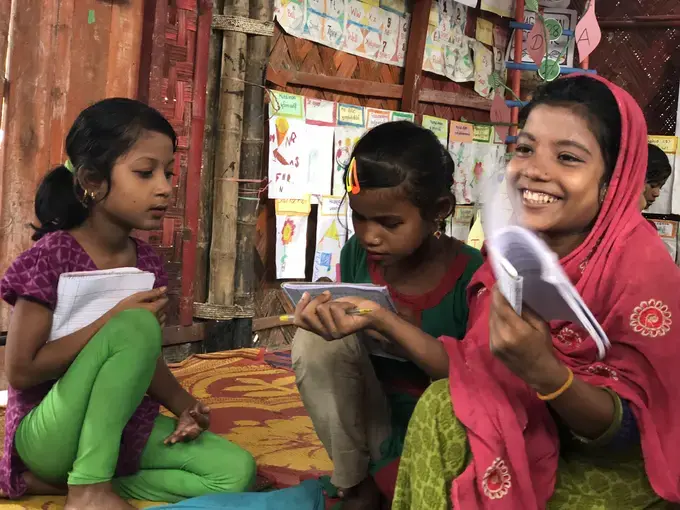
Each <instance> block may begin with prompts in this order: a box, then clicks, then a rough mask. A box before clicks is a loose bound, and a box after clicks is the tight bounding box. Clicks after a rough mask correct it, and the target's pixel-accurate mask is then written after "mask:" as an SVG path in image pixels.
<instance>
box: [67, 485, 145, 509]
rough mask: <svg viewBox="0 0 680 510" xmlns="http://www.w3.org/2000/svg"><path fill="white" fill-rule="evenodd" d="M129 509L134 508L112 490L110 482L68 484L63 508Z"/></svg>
mask: <svg viewBox="0 0 680 510" xmlns="http://www.w3.org/2000/svg"><path fill="white" fill-rule="evenodd" d="M104 508H106V510H131V509H134V508H135V507H133V506H132V505H129V504H128V503H127V502H125V500H124V499H122V498H121V497H120V496H118V495H117V494H116V493H115V492H113V488H112V487H111V483H110V482H106V483H95V484H92V485H69V487H68V497H67V498H66V505H65V506H64V510H100V509H104Z"/></svg>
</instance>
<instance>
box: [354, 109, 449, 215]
mask: <svg viewBox="0 0 680 510" xmlns="http://www.w3.org/2000/svg"><path fill="white" fill-rule="evenodd" d="M352 158H355V159H356V165H357V177H358V178H359V187H360V188H362V189H376V188H394V187H397V186H401V187H403V190H404V192H405V194H406V196H407V197H408V199H409V200H410V201H411V202H412V203H413V205H415V206H416V207H418V209H420V212H421V215H422V216H423V218H425V219H427V220H434V219H435V215H436V213H437V206H438V205H439V204H438V203H437V202H438V200H439V199H441V198H450V199H451V201H452V205H453V207H452V209H451V212H453V208H455V205H456V200H455V198H454V196H453V194H452V193H451V187H452V186H453V170H454V164H453V159H451V155H450V154H449V151H447V150H446V149H445V148H444V146H443V145H442V144H441V142H440V141H439V140H438V139H437V137H436V136H435V135H434V133H432V132H431V131H429V130H427V129H425V128H423V127H421V126H417V125H416V124H414V123H412V122H408V121H399V122H388V123H386V124H382V125H380V126H377V127H375V128H373V129H372V130H370V131H369V132H368V133H366V134H365V135H364V136H363V137H362V138H361V139H360V140H359V142H357V144H356V146H355V147H354V151H353V152H352ZM350 161H351V160H350ZM347 172H349V167H348V168H347V170H345V180H346V179H347ZM442 219H444V218H442Z"/></svg>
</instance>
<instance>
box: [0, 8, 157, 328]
mask: <svg viewBox="0 0 680 510" xmlns="http://www.w3.org/2000/svg"><path fill="white" fill-rule="evenodd" d="M6 1H7V0H3V3H4V2H6ZM14 1H15V2H16V4H17V8H16V9H15V10H14V13H15V18H14V21H13V25H12V33H11V41H12V52H11V55H10V64H9V69H8V76H9V83H8V88H7V89H6V90H7V119H9V121H8V122H7V132H6V136H5V144H4V145H5V149H6V150H5V151H4V156H3V158H2V160H0V226H2V228H1V229H0V272H2V273H4V271H5V270H6V269H7V267H8V265H9V264H10V263H11V262H12V261H13V260H14V258H15V257H16V256H17V255H18V254H19V253H20V252H21V251H23V250H25V249H27V248H28V247H29V246H30V244H31V241H30V235H31V230H30V228H29V227H28V224H29V223H30V222H31V221H32V218H33V198H34V193H35V189H36V187H37V185H38V184H39V182H40V179H41V178H42V176H43V175H44V174H45V173H46V172H47V170H48V169H50V168H51V167H52V166H54V165H56V164H58V163H60V162H62V161H63V159H64V150H63V147H64V140H65V138H66V133H67V131H68V129H69V128H70V126H71V123H72V122H73V121H74V120H75V118H76V116H77V115H78V113H79V112H80V111H81V110H82V109H83V108H85V107H86V106H88V105H89V104H91V103H93V102H95V101H97V100H99V99H102V98H104V97H107V96H128V97H135V96H136V93H137V85H138V78H139V64H140V61H139V57H140V53H141V52H140V45H141V33H142V27H141V25H142V19H143V18H142V16H143V10H144V0H127V1H125V2H110V1H101V0H78V1H77V2H76V1H75V0H14ZM19 4H20V5H19ZM0 313H1V315H0V330H4V329H6V327H7V324H8V322H7V317H8V309H7V307H6V306H4V305H3V308H2V311H1V312H0Z"/></svg>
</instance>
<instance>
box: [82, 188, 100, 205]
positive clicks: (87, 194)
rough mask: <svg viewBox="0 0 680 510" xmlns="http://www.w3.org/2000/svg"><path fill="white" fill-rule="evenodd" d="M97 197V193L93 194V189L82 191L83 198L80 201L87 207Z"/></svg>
mask: <svg viewBox="0 0 680 510" xmlns="http://www.w3.org/2000/svg"><path fill="white" fill-rule="evenodd" d="M96 199H97V195H95V194H94V191H87V190H85V191H83V198H82V199H81V201H80V203H81V204H83V207H88V206H89V205H90V204H91V203H92V202H94V201H95V200H96Z"/></svg>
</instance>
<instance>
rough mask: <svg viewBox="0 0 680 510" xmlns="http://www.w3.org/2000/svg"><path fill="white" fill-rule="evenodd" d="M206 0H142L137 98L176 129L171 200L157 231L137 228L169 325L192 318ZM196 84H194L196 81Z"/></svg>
mask: <svg viewBox="0 0 680 510" xmlns="http://www.w3.org/2000/svg"><path fill="white" fill-rule="evenodd" d="M211 5H212V2H211V0H147V2H146V12H145V15H144V20H145V24H144V32H143V37H142V39H143V42H142V69H143V72H142V75H141V76H140V86H139V98H140V99H141V100H143V101H145V102H147V103H149V104H150V105H151V106H153V107H154V108H157V109H158V110H159V111H160V112H161V113H162V114H163V115H164V116H165V117H166V118H167V119H168V120H169V121H170V123H171V124H172V126H173V128H174V129H175V131H176V132H177V137H178V141H177V154H176V157H175V176H174V178H173V188H174V192H173V198H172V201H171V207H170V208H169V209H168V213H167V215H166V217H165V219H164V224H163V228H162V230H159V231H154V232H141V233H140V237H143V238H144V239H146V240H147V241H148V242H149V243H151V245H153V246H154V247H155V248H156V250H157V251H158V252H159V253H160V254H161V256H162V257H163V259H164V261H165V265H166V269H167V271H168V276H169V278H170V285H169V294H170V297H171V301H170V306H169V311H168V320H169V323H170V324H178V323H179V324H181V325H183V326H189V325H191V324H192V320H193V292H194V291H193V285H194V280H195V276H194V266H195V257H196V236H197V228H198V198H199V186H200V183H199V177H200V172H201V154H202V145H203V129H204V126H205V114H206V111H205V110H206V106H205V88H206V81H207V58H208V44H209V37H210V24H211V21H212V11H211V9H210V7H211ZM197 83H198V84H199V85H197Z"/></svg>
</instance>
